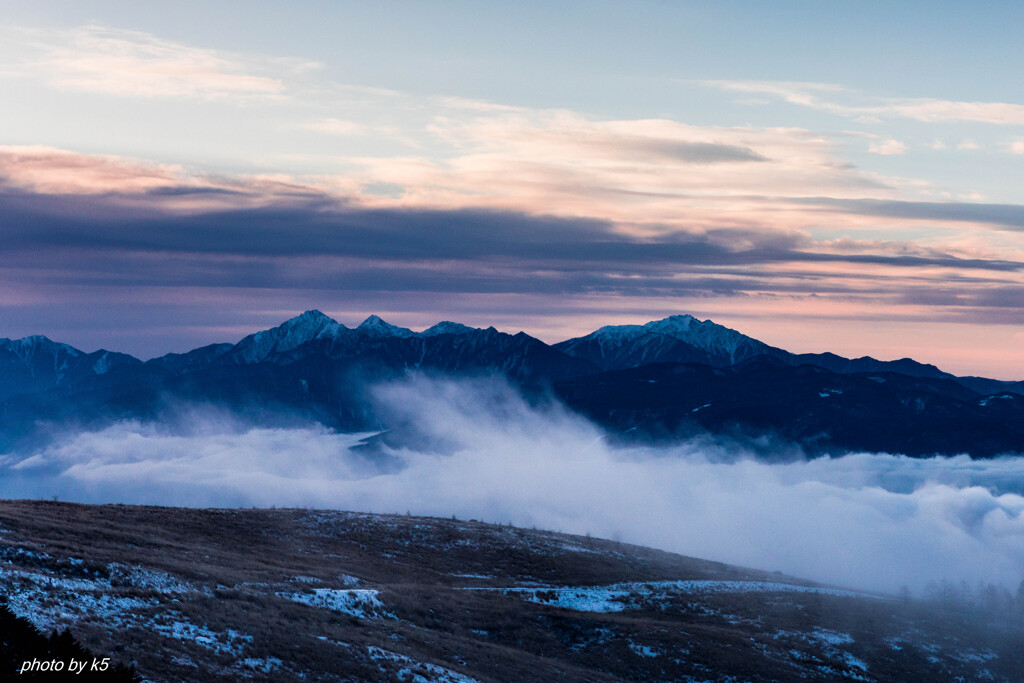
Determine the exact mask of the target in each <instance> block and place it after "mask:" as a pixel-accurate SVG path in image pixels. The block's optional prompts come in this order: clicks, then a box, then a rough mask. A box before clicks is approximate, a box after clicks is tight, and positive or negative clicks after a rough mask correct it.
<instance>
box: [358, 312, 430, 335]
mask: <svg viewBox="0 0 1024 683" xmlns="http://www.w3.org/2000/svg"><path fill="white" fill-rule="evenodd" d="M356 329H357V330H359V331H360V332H363V333H365V334H370V335H373V336H376V337H412V336H414V335H415V334H416V333H415V332H413V331H412V330H409V329H406V328H404V327H398V326H396V325H392V324H391V323H388V322H385V321H384V320H383V319H381V318H380V316H377V315H371V316H370V317H368V318H367V319H366V320H364V321H363V322H361V323H359V327H357V328H356Z"/></svg>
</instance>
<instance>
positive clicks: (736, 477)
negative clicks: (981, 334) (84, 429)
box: [0, 378, 1024, 591]
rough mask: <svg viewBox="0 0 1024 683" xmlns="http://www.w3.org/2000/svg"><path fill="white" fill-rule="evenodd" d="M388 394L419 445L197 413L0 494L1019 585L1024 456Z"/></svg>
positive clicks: (44, 458) (34, 467) (485, 395)
mask: <svg viewBox="0 0 1024 683" xmlns="http://www.w3.org/2000/svg"><path fill="white" fill-rule="evenodd" d="M377 397H378V400H379V402H380V403H381V406H382V408H384V409H385V410H388V411H390V414H391V415H392V418H393V419H395V420H399V421H402V422H405V423H406V424H408V425H410V427H411V428H412V429H414V430H415V431H417V432H418V434H419V441H418V442H417V443H421V444H422V446H421V447H416V446H411V447H405V448H398V449H385V452H384V456H380V455H369V454H367V453H366V451H365V449H360V448H355V449H353V446H355V445H356V442H357V441H358V439H359V435H340V434H333V433H330V432H327V431H324V430H322V429H320V428H312V427H311V428H307V429H265V428H260V427H253V426H251V425H245V424H240V423H237V422H235V421H233V420H232V419H231V418H230V417H226V416H222V417H220V418H216V417H210V416H209V413H207V417H206V418H205V419H203V418H198V415H199V413H196V414H193V415H191V416H188V417H186V418H185V419H180V418H179V419H176V420H171V421H167V422H163V423H159V424H137V423H122V424H118V425H115V426H112V427H110V428H108V429H105V430H103V431H99V432H90V433H78V434H69V435H67V437H66V438H63V439H60V440H58V441H57V442H55V444H54V445H52V446H50V447H48V448H46V449H44V450H41V451H39V452H36V453H33V454H18V455H16V456H15V455H10V456H9V458H10V459H9V460H8V463H9V464H11V463H13V462H15V461H17V460H20V464H16V465H14V467H13V468H11V469H8V470H7V472H5V476H4V478H3V484H2V489H0V492H2V494H3V495H4V496H6V497H17V496H25V495H35V496H40V497H48V496H50V495H58V496H60V497H62V498H64V499H71V500H82V501H91V502H126V503H159V504H185V505H272V504H273V505H293V506H322V507H338V508H343V509H351V510H365V511H374V512H404V511H406V510H409V511H411V512H413V513H414V514H427V515H440V516H448V515H451V514H456V515H458V516H459V517H461V518H477V519H484V520H488V521H494V522H502V523H505V522H509V521H512V522H513V523H515V524H517V525H521V526H530V525H536V526H539V527H543V528H552V529H561V530H564V531H569V532H574V533H581V534H582V533H588V532H589V533H593V534H597V535H600V536H604V537H611V538H618V539H621V540H624V541H630V542H636V543H642V544H645V545H651V546H654V547H658V548H664V549H667V550H672V551H676V552H680V553H684V554H689V555H693V556H698V557H705V558H711V559H717V560H722V561H726V562H731V563H737V564H741V565H747V566H752V567H759V568H764V569H769V570H774V569H778V570H782V571H785V572H788V573H794V574H797V575H802V576H806V577H809V578H813V579H817V580H821V581H827V582H835V583H839V584H843V585H848V586H855V587H862V588H869V589H879V590H890V591H894V590H896V589H897V588H898V587H899V586H900V585H902V584H907V585H909V586H912V587H914V588H915V589H918V590H920V589H921V588H923V586H925V584H926V583H927V582H928V581H931V580H942V579H950V580H960V579H964V580H967V581H969V582H971V583H972V585H973V583H974V582H975V581H979V580H981V581H996V582H1002V583H1003V584H1005V585H1007V586H1010V587H1012V586H1015V585H1016V584H1017V583H1018V582H1019V581H1020V580H1021V578H1024V577H1022V575H1021V567H1022V566H1024V477H1022V472H1024V460H1022V459H1021V458H1004V459H997V460H991V461H971V460H970V459H967V458H963V457H960V458H951V459H924V460H914V459H909V458H905V457H896V456H890V455H885V454H862V455H853V456H848V457H844V458H840V459H835V460H832V459H819V460H813V461H809V462H808V461H803V460H796V461H792V460H790V461H788V462H783V463H776V464H768V463H765V462H760V461H757V460H754V459H753V458H751V457H749V456H748V455H747V454H745V453H744V452H742V451H740V450H737V449H736V448H734V447H732V446H730V445H728V444H723V443H715V442H710V441H708V442H703V441H693V442H687V443H681V444H679V445H677V446H674V447H666V448H642V447H618V446H614V445H611V444H609V443H608V441H607V440H606V439H605V438H604V436H603V435H602V434H601V433H600V431H599V430H597V429H596V428H595V427H594V426H593V425H591V424H589V423H588V422H586V421H585V420H583V419H582V418H579V417H578V416H575V415H573V414H570V413H568V412H567V411H566V410H565V409H564V408H562V407H560V406H558V405H553V404H550V405H541V406H533V407H531V406H529V405H527V404H526V403H524V402H523V401H522V399H521V398H520V397H519V396H518V395H517V394H516V393H515V392H514V391H513V390H512V389H510V388H509V387H508V386H506V385H504V384H502V383H500V382H498V381H496V380H488V379H481V380H475V381H470V380H466V381H460V382H455V381H437V380H427V379H423V378H411V379H410V380H408V381H405V382H401V383H397V384H391V385H385V386H382V387H380V388H379V389H378V392H377ZM427 444H429V445H430V448H426V447H425V446H426V445H427ZM26 456H28V457H27V459H25V457H26ZM381 457H384V460H380V458H381Z"/></svg>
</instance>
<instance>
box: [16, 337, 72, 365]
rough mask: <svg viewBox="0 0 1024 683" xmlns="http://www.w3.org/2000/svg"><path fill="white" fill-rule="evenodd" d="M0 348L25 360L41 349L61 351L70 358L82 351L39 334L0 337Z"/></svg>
mask: <svg viewBox="0 0 1024 683" xmlns="http://www.w3.org/2000/svg"><path fill="white" fill-rule="evenodd" d="M0 348H2V349H5V350H7V351H10V352H12V353H14V354H15V355H16V356H18V357H19V358H21V359H22V360H23V361H25V362H29V361H30V360H31V359H32V358H33V357H34V356H35V355H36V354H37V353H39V352H40V351H41V350H43V349H45V350H47V351H49V352H51V353H57V352H58V351H63V352H64V353H65V354H67V355H68V356H70V357H71V358H78V357H79V356H81V355H82V352H81V351H79V350H78V349H76V348H75V347H73V346H68V345H67V344H61V343H60V342H55V341H53V340H51V339H50V338H49V337H44V336H43V335H41V334H35V335H32V336H30V337H22V338H21V339H0Z"/></svg>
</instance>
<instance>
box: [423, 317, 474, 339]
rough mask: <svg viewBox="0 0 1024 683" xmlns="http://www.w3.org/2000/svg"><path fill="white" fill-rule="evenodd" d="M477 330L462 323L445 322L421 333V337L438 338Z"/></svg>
mask: <svg viewBox="0 0 1024 683" xmlns="http://www.w3.org/2000/svg"><path fill="white" fill-rule="evenodd" d="M475 329H476V328H473V327H467V326H466V325H463V324H462V323H453V322H452V321H450V320H445V321H442V322H439V323H437V324H436V325H434V326H432V327H428V328H427V329H425V330H423V331H422V332H420V336H421V337H436V336H438V335H440V334H467V333H469V332H473V331H474V330H475Z"/></svg>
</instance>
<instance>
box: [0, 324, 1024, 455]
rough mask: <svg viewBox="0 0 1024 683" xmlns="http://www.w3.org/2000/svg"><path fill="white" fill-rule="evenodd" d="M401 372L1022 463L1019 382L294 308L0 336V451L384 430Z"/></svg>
mask: <svg viewBox="0 0 1024 683" xmlns="http://www.w3.org/2000/svg"><path fill="white" fill-rule="evenodd" d="M410 371H423V372H429V373H436V374H444V375H454V376H464V375H479V374H499V375H502V376H504V377H506V378H507V379H508V380H509V381H511V382H513V383H514V384H516V385H517V386H519V387H521V388H522V389H523V390H524V392H525V393H526V394H527V395H528V396H532V397H535V398H536V399H537V400H542V399H544V398H546V397H551V396H553V397H555V398H557V399H558V400H561V401H563V402H565V403H566V404H568V405H569V406H570V407H571V408H573V409H574V410H576V411H578V412H580V413H582V414H584V415H586V416H587V417H589V418H590V419H592V420H594V421H595V422H597V423H598V424H600V425H602V426H603V427H605V428H606V429H607V430H608V431H609V433H610V435H612V436H613V437H615V438H620V439H657V440H671V439H678V438H681V437H687V436H694V435H699V434H709V433H710V434H714V435H725V436H728V437H730V438H734V439H738V440H740V441H742V442H744V443H747V444H751V445H757V444H759V443H760V444H763V443H768V442H771V443H776V442H778V441H783V442H786V443H792V444H795V445H797V446H799V447H800V448H801V449H803V450H804V451H806V452H807V453H810V454H812V455H817V454H824V453H829V454H841V453H845V452H850V451H855V450H872V451H887V452H895V453H905V454H908V455H913V456H923V455H930V454H933V453H942V454H954V453H968V454H971V455H972V456H976V457H986V456H993V455H998V454H1001V453H1008V452H1022V451H1024V419H1021V418H1022V417H1024V382H1006V381H1000V380H993V379H987V378H980V377H957V376H954V375H952V374H949V373H946V372H943V371H942V370H940V369H938V368H936V367H935V366H933V365H928V364H923V363H919V362H917V361H914V360H912V359H909V358H905V359H901V360H896V361H880V360H876V359H874V358H870V357H863V358H856V359H848V358H843V357H841V356H838V355H835V354H831V353H821V354H794V353H790V352H788V351H785V350H783V349H779V348H776V347H773V346H770V345H768V344H765V343H764V342H761V341H759V340H757V339H753V338H751V337H748V336H746V335H744V334H742V333H740V332H737V331H735V330H732V329H729V328H727V327H724V326H721V325H718V324H716V323H714V322H712V321H710V320H705V321H701V320H698V319H696V318H694V317H692V316H689V315H673V316H670V317H668V318H665V319H663V320H658V321H653V322H649V323H647V324H645V325H618V326H606V327H602V328H600V329H598V330H596V331H594V332H592V333H591V334H588V335H586V336H583V337H578V338H575V339H569V340H566V341H563V342H559V343H557V344H553V345H548V344H546V343H544V342H543V341H541V340H539V339H536V338H534V337H531V336H529V335H527V334H526V333H524V332H519V333H517V334H508V333H504V332H499V331H498V330H496V329H495V328H493V327H488V328H486V329H480V328H473V327H468V326H466V325H462V324H459V323H456V322H449V321H445V322H441V323H438V324H436V325H434V326H433V327H430V328H428V329H426V330H423V331H422V332H414V331H412V330H409V329H406V328H403V327H398V326H395V325H391V324H389V323H387V322H385V321H384V320H382V319H381V318H379V317H377V316H375V315H371V316H370V317H368V318H367V319H366V320H365V321H363V322H362V323H361V324H360V325H359V326H358V327H355V328H349V327H346V326H345V325H342V324H341V323H338V322H337V321H335V320H333V319H331V318H330V317H328V316H326V315H324V314H323V313H321V312H319V311H306V312H305V313H303V314H302V315H299V316H297V317H295V318H292V319H290V320H287V321H285V322H284V323H282V324H281V325H279V326H277V327H274V328H272V329H268V330H263V331H260V332H256V333H254V334H250V335H248V336H246V337H245V338H243V339H242V340H240V341H239V342H238V343H236V344H227V343H225V344H212V345H209V346H204V347H201V348H198V349H194V350H192V351H189V352H187V353H183V354H167V355H164V356H161V357H158V358H154V359H152V360H148V361H145V362H144V361H142V360H139V359H137V358H134V357H132V356H130V355H127V354H123V353H116V352H112V351H106V350H99V351H94V352H92V353H85V352H83V351H80V350H78V349H75V348H74V347H71V346H68V345H66V344H61V343H58V342H54V341H51V340H49V339H47V338H46V337H41V336H33V337H26V338H23V339H17V340H10V339H0V437H2V439H3V444H4V445H5V446H7V447H12V446H13V445H15V444H17V443H18V442H20V441H24V440H26V439H28V440H31V439H38V438H41V432H43V431H46V430H39V428H38V425H40V424H49V425H54V424H58V425H60V424H69V423H70V424H74V425H76V426H86V427H92V426H99V425H102V424H105V423H109V422H110V421H112V420H118V419H126V418H137V419H155V418H156V417H157V416H158V415H159V414H160V412H161V411H162V410H164V409H165V408H166V406H167V405H168V404H169V403H173V402H199V403H202V404H215V405H219V406H224V407H226V408H229V409H230V410H232V411H234V412H237V413H239V414H241V415H243V416H246V417H250V418H256V419H259V420H260V421H261V422H263V423H267V422H270V423H273V422H281V421H285V422H287V421H289V420H291V421H294V420H309V419H312V420H315V421H318V422H320V423H323V424H324V425H326V426H328V427H331V428H334V429H339V430H362V429H384V430H387V429H390V428H394V427H396V426H395V425H389V424H385V423H383V422H382V421H381V420H382V417H381V416H380V415H378V414H377V413H376V411H375V408H374V404H373V401H372V399H371V396H370V393H369V388H370V387H371V386H372V385H373V384H375V383H378V382H380V381H386V380H389V379H394V378H397V377H400V376H402V375H403V374H405V373H407V372H410ZM397 436H398V435H397V434H392V436H391V438H396V437H397Z"/></svg>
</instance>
